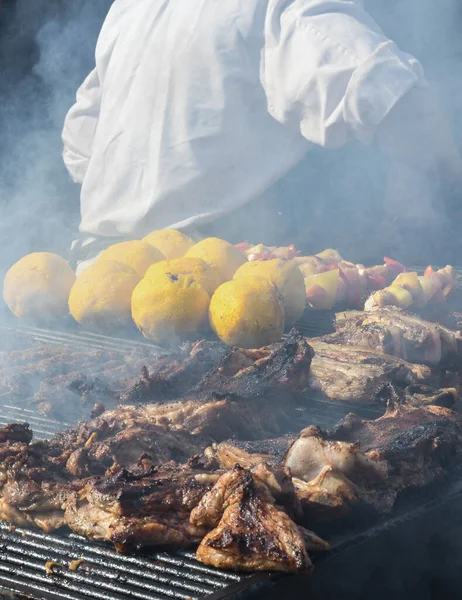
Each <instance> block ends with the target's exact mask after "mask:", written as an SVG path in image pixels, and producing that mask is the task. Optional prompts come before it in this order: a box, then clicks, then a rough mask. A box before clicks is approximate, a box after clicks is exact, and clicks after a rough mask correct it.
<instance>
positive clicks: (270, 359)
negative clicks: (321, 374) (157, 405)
mask: <svg viewBox="0 0 462 600" xmlns="http://www.w3.org/2000/svg"><path fill="white" fill-rule="evenodd" d="M312 357H313V350H312V348H311V347H310V346H309V344H308V343H307V341H306V340H305V338H304V337H303V336H302V335H301V334H299V333H298V332H297V331H295V330H292V331H291V333H290V334H289V335H288V336H287V338H286V339H285V340H284V341H283V342H282V343H280V344H273V345H272V346H268V347H266V348H262V349H260V350H243V349H234V350H233V351H232V352H231V353H230V354H229V355H227V356H225V357H224V358H223V360H222V362H221V364H220V365H219V366H218V368H217V369H216V370H215V371H212V372H211V373H209V374H208V375H206V376H205V377H203V378H202V380H201V382H200V383H199V384H198V385H197V386H196V387H195V388H193V389H192V394H193V395H199V396H202V395H204V394H206V395H210V394H211V395H213V396H216V397H218V398H223V397H231V398H259V397H260V398H261V397H267V398H269V397H274V396H279V395H280V394H284V395H285V397H286V398H287V397H293V396H294V395H297V394H298V393H299V392H301V391H303V390H304V389H305V388H306V386H307V384H308V375H309V370H310V365H311V359H312Z"/></svg>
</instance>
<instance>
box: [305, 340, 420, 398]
mask: <svg viewBox="0 0 462 600" xmlns="http://www.w3.org/2000/svg"><path fill="white" fill-rule="evenodd" d="M334 335H335V334H334ZM324 339H332V338H331V336H327V338H324ZM310 345H311V346H312V347H313V349H314V351H315V355H314V357H313V359H312V361H311V371H310V388H311V390H313V391H318V392H320V393H321V394H322V395H323V396H326V397H327V398H329V399H331V400H340V401H346V402H355V403H363V404H374V403H377V402H380V399H381V398H380V397H381V392H382V389H383V386H384V384H387V383H389V382H392V383H393V384H395V385H396V386H397V387H398V388H405V387H406V386H409V385H414V384H418V383H423V382H429V381H430V380H431V378H432V372H431V369H430V368H429V367H427V366H424V365H414V364H411V363H408V362H406V361H405V360H402V359H400V358H396V357H394V356H389V355H387V354H383V353H380V352H376V351H374V350H369V349H366V348H363V347H361V346H351V345H342V344H336V343H335V344H334V343H326V342H323V341H321V340H317V339H312V340H310Z"/></svg>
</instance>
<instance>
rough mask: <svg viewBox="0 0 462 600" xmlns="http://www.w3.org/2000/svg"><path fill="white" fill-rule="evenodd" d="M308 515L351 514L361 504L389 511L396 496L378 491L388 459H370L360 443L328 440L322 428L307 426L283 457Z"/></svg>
mask: <svg viewBox="0 0 462 600" xmlns="http://www.w3.org/2000/svg"><path fill="white" fill-rule="evenodd" d="M283 466H284V468H285V469H286V470H287V471H288V472H290V474H291V475H292V479H293V483H294V486H295V489H296V491H297V494H298V497H299V499H300V501H301V504H302V508H303V512H304V514H305V516H306V517H307V518H309V519H310V518H316V519H318V520H326V519H336V518H342V517H345V516H347V515H348V514H349V513H350V512H351V510H352V509H353V508H354V506H355V505H357V504H369V505H371V506H372V507H373V508H374V509H375V510H378V511H380V512H383V511H386V510H389V509H390V508H391V507H392V506H393V503H394V501H395V495H394V494H392V495H391V496H390V495H384V494H382V493H380V494H379V493H376V489H377V487H379V486H380V485H381V484H382V483H384V482H385V481H386V479H387V477H388V465H387V463H386V461H378V460H374V459H371V458H369V457H368V456H366V455H365V454H364V453H362V452H361V451H360V445H359V444H357V443H351V442H345V441H338V440H327V439H326V434H325V433H324V432H323V431H321V430H320V429H319V428H318V427H314V426H311V427H307V428H306V429H304V430H303V431H302V432H301V433H300V436H299V437H298V439H297V440H296V441H295V442H294V443H293V444H292V446H291V447H290V448H289V450H288V451H287V453H286V456H285V458H284V460H283Z"/></svg>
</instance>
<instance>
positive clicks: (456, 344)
mask: <svg viewBox="0 0 462 600" xmlns="http://www.w3.org/2000/svg"><path fill="white" fill-rule="evenodd" d="M335 329H336V333H332V334H330V335H326V336H324V337H323V338H321V341H323V342H325V343H328V344H339V345H348V346H359V347H361V348H364V349H367V350H372V351H375V352H380V353H383V354H390V355H391V356H396V357H398V358H402V359H403V360H407V361H409V362H413V363H423V364H429V365H438V364H440V363H442V362H445V361H449V360H453V359H454V358H455V357H457V356H458V354H459V353H460V344H461V341H462V334H461V332H459V331H452V330H450V329H448V328H446V327H443V326H442V325H439V324H437V323H430V322H429V321H424V320H423V319H421V318H419V317H417V316H415V315H410V314H408V313H406V312H404V311H402V310H400V309H397V308H383V309H380V310H377V311H374V312H372V313H367V312H359V311H347V312H343V313H338V314H337V315H336V320H335Z"/></svg>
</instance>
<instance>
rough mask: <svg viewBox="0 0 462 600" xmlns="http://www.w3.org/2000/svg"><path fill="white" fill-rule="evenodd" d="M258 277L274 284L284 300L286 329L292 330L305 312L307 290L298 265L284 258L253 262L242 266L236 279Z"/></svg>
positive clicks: (235, 276) (235, 275)
mask: <svg viewBox="0 0 462 600" xmlns="http://www.w3.org/2000/svg"><path fill="white" fill-rule="evenodd" d="M249 275H257V276H258V277H264V278H265V279H269V281H271V282H272V283H274V284H275V285H276V286H277V288H278V289H279V291H280V292H281V294H282V297H283V298H284V309H285V319H284V322H285V327H286V329H290V328H291V327H292V326H293V325H294V323H295V322H296V321H297V320H298V319H299V318H300V317H301V315H302V313H303V311H304V310H305V304H306V288H305V281H304V279H303V275H302V272H301V271H300V269H299V268H298V266H297V264H296V263H295V262H293V261H291V260H285V259H283V258H273V259H270V260H252V261H249V262H247V263H245V265H242V267H240V268H239V269H238V270H237V271H236V273H235V274H234V279H239V278H240V277H248V276H249Z"/></svg>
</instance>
